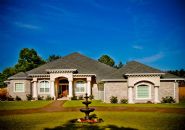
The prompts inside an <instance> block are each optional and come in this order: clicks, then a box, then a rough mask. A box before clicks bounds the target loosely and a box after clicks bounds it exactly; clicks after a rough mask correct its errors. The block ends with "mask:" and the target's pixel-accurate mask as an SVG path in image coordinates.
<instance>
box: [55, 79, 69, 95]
mask: <svg viewBox="0 0 185 130" xmlns="http://www.w3.org/2000/svg"><path fill="white" fill-rule="evenodd" d="M57 95H58V98H63V97H67V96H68V95H69V81H68V79H67V78H59V79H58V94H57Z"/></svg>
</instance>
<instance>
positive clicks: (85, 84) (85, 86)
mask: <svg viewBox="0 0 185 130" xmlns="http://www.w3.org/2000/svg"><path fill="white" fill-rule="evenodd" d="M78 82H83V83H84V92H78V91H76V88H77V83H78ZM86 88H87V82H86V81H84V80H76V81H75V93H77V94H78V93H86Z"/></svg>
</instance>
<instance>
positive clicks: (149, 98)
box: [136, 82, 152, 100]
mask: <svg viewBox="0 0 185 130" xmlns="http://www.w3.org/2000/svg"><path fill="white" fill-rule="evenodd" d="M140 85H147V86H148V87H149V97H147V98H139V97H138V93H137V87H138V86H140ZM151 88H152V85H151V84H148V83H145V82H142V83H140V84H137V85H136V100H151V99H152V96H151V95H152V94H151Z"/></svg>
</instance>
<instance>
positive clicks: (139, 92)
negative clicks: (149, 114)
mask: <svg viewBox="0 0 185 130" xmlns="http://www.w3.org/2000/svg"><path fill="white" fill-rule="evenodd" d="M150 98H151V86H150V85H147V84H141V85H138V86H137V87H136V99H150Z"/></svg>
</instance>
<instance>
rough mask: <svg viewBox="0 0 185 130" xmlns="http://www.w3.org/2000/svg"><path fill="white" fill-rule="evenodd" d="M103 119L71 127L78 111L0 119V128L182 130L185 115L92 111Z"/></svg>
mask: <svg viewBox="0 0 185 130" xmlns="http://www.w3.org/2000/svg"><path fill="white" fill-rule="evenodd" d="M94 113H95V114H96V115H97V116H98V117H100V118H102V119H103V120H104V122H103V123H98V124H86V123H84V124H77V123H75V124H72V123H69V121H70V120H72V119H76V118H80V117H83V116H84V114H83V113H81V112H53V113H33V114H24V115H11V116H0V122H1V123H0V129H5V130H8V129H14V130H20V129H23V130H24V129H25V130H31V129H34V130H35V129H37V130H41V129H45V130H53V129H54V130H57V129H62V130H73V129H77V130H105V129H106V128H108V129H110V130H136V129H138V130H177V129H178V130H184V129H185V124H184V121H185V115H180V114H169V113H160V114H159V113H151V112H107V111H105V112H96V111H95V112H94Z"/></svg>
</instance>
